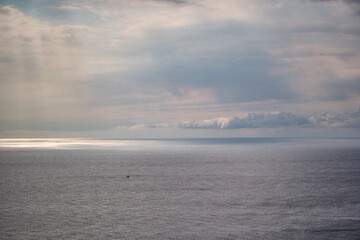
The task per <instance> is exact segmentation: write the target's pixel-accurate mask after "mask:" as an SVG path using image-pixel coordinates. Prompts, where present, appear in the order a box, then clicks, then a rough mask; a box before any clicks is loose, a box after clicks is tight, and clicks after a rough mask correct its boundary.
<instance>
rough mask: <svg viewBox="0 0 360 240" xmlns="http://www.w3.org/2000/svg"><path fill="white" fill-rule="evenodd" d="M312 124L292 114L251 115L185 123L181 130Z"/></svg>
mask: <svg viewBox="0 0 360 240" xmlns="http://www.w3.org/2000/svg"><path fill="white" fill-rule="evenodd" d="M310 125H311V122H310V121H309V120H308V119H307V118H305V117H302V116H299V115H296V114H292V113H250V114H249V115H248V116H247V117H246V118H239V117H234V118H218V119H212V120H204V121H200V122H197V121H194V122H183V123H180V124H179V125H178V127H179V128H191V129H193V128H195V129H196V128H201V129H238V128H279V127H308V126H310Z"/></svg>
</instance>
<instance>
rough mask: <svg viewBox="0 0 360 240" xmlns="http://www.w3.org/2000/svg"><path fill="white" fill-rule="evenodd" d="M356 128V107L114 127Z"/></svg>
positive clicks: (358, 125)
mask: <svg viewBox="0 0 360 240" xmlns="http://www.w3.org/2000/svg"><path fill="white" fill-rule="evenodd" d="M323 127H330V128H334V127H336V128H360V111H359V110H358V111H357V112H354V113H343V114H336V113H328V112H324V113H320V114H314V115H308V116H301V115H299V114H293V113H284V112H277V113H249V114H248V116H247V117H244V118H239V117H233V118H226V117H223V118H215V119H209V120H202V121H183V122H181V123H177V124H169V123H160V124H138V125H129V126H124V125H121V126H119V127H118V128H127V129H131V130H134V129H141V128H183V129H253V128H256V129H262V128H263V129H265V128H323Z"/></svg>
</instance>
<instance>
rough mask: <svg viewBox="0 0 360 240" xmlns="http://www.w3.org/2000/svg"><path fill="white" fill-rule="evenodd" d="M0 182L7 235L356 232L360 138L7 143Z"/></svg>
mask: <svg viewBox="0 0 360 240" xmlns="http://www.w3.org/2000/svg"><path fill="white" fill-rule="evenodd" d="M127 175H129V178H127V177H126V176H127ZM0 180H1V181H0V239H17V240H21V239H276V240H278V239H287V240H288V239H360V140H359V139H287V138H284V139H274V138H263V139H261V138H252V139H193V140H190V139H189V140H186V139H183V140H129V141H125V140H91V139H12V140H11V139H3V140H0Z"/></svg>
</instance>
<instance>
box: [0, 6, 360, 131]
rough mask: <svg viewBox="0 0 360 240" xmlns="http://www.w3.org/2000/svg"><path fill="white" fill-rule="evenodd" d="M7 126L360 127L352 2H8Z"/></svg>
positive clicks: (2, 35) (3, 118)
mask: <svg viewBox="0 0 360 240" xmlns="http://www.w3.org/2000/svg"><path fill="white" fill-rule="evenodd" d="M0 43H1V44H0V137H1V138H7V137H103V138H148V137H154V138H163V137H171V138H176V137H245V136H339V137H342V136H360V111H359V104H360V1H358V0H333V1H331V0H222V1H218V0H83V1H65V0H64V1H60V0H56V1H46V0H22V1H17V0H12V1H10V0H9V1H7V0H0Z"/></svg>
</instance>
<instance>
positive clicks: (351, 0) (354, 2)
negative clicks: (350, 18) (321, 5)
mask: <svg viewBox="0 0 360 240" xmlns="http://www.w3.org/2000/svg"><path fill="white" fill-rule="evenodd" d="M310 1H311V2H333V1H343V2H345V3H348V4H351V5H353V6H354V7H355V8H356V14H357V15H359V16H360V1H359V0H310Z"/></svg>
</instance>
